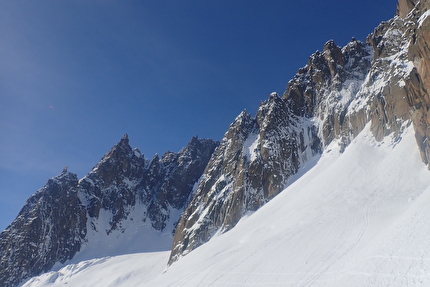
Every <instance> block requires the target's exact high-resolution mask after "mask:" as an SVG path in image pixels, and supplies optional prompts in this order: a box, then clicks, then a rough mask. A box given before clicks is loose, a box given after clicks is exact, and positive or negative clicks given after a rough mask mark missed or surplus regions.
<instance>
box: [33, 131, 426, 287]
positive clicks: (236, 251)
mask: <svg viewBox="0 0 430 287" xmlns="http://www.w3.org/2000/svg"><path fill="white" fill-rule="evenodd" d="M429 184H430V172H429V171H428V170H427V168H426V166H425V165H424V164H423V163H422V162H421V160H420V157H419V152H418V149H417V147H416V142H415V137H414V132H413V129H412V127H408V128H406V129H405V132H404V133H403V135H402V138H401V140H400V141H395V140H394V138H392V137H386V138H385V139H384V141H383V142H376V141H375V140H374V138H373V137H372V136H371V133H370V132H369V128H368V127H366V128H365V129H364V131H363V132H362V133H361V134H360V135H359V136H358V137H357V138H356V139H355V140H354V141H353V142H352V143H351V144H350V145H349V146H348V147H347V148H346V150H345V151H344V153H339V152H338V148H337V145H336V144H335V143H334V144H332V146H329V147H327V149H326V151H325V152H324V154H323V155H322V156H321V157H320V158H319V160H318V162H317V163H316V164H315V166H314V167H313V168H311V169H310V170H309V171H308V172H306V173H305V174H304V175H303V176H302V177H300V178H299V179H297V180H296V181H294V182H293V183H292V184H291V185H290V186H289V187H288V188H286V189H285V190H284V191H283V192H282V193H281V194H279V195H278V196H277V197H276V198H274V199H273V200H272V201H270V202H269V203H267V204H266V205H265V206H263V207H262V208H260V209H259V210H258V211H256V212H255V213H253V214H251V215H249V216H248V217H246V218H244V219H242V220H241V221H240V222H239V223H238V225H237V226H236V227H235V228H233V229H232V230H231V231H229V232H227V233H225V234H221V235H217V236H215V237H214V238H213V239H211V240H210V241H209V242H208V243H206V244H204V245H202V246H200V247H199V248H197V249H196V250H194V251H192V252H191V253H189V254H188V255H186V256H184V257H183V258H181V259H179V261H177V262H175V263H174V264H173V265H172V266H170V267H168V268H167V269H166V268H165V264H166V260H167V258H168V252H161V253H141V254H134V255H126V256H120V257H112V258H105V259H102V260H99V261H97V260H91V261H87V262H83V263H81V264H82V265H81V266H80V267H79V268H78V267H76V266H75V265H73V266H72V267H70V266H66V267H65V268H63V269H61V270H59V271H58V272H50V273H47V274H44V275H41V276H39V277H36V278H33V279H32V280H31V281H29V282H28V283H27V284H26V285H25V286H26V287H29V286H32V287H35V286H38V287H41V286H64V285H65V284H66V283H68V284H67V286H430V224H429V219H430V208H429V206H430V188H429ZM97 278H98V279H100V280H97ZM88 282H90V283H91V284H90V283H88Z"/></svg>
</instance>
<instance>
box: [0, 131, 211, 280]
mask: <svg viewBox="0 0 430 287" xmlns="http://www.w3.org/2000/svg"><path fill="white" fill-rule="evenodd" d="M217 145H218V143H217V142H215V141H212V140H205V139H197V138H193V139H192V140H191V141H190V143H189V144H188V145H187V146H186V147H185V148H183V149H182V150H181V151H180V152H179V153H173V152H168V153H166V154H164V155H163V156H162V158H161V159H160V158H159V157H158V156H155V157H154V158H153V159H152V161H149V160H147V159H145V158H144V157H143V156H142V155H141V153H140V152H139V151H138V150H137V149H135V150H132V148H131V147H130V145H129V142H128V137H127V136H124V137H123V138H122V139H121V141H120V142H119V143H118V144H116V145H115V146H114V147H113V148H112V149H111V150H110V152H109V153H107V154H106V155H105V156H104V157H103V158H102V160H101V161H100V162H99V163H98V164H97V165H96V166H95V167H94V168H93V169H92V170H91V172H90V173H88V175H86V176H85V177H84V178H83V179H81V180H79V181H78V179H77V176H76V174H73V173H70V172H68V171H67V169H65V170H64V171H63V172H62V173H61V174H60V175H59V176H57V177H55V178H52V179H50V180H48V183H47V184H46V185H45V187H43V188H42V189H40V190H39V191H37V192H36V193H35V194H34V195H33V196H31V197H30V198H29V199H28V201H27V202H26V204H25V205H24V207H23V209H22V210H21V212H20V213H19V215H18V217H17V218H16V219H15V220H14V221H13V222H12V224H11V225H10V226H9V227H8V228H7V229H6V230H5V231H3V232H2V233H1V234H0V259H1V261H0V286H4V287H7V286H16V285H17V284H18V283H19V282H21V281H22V280H23V279H25V278H29V277H31V276H34V275H37V274H40V273H41V272H44V271H48V270H49V269H50V268H52V267H53V265H54V264H55V263H56V262H61V263H63V262H65V261H67V260H69V259H72V258H73V257H74V256H75V254H76V253H77V252H79V251H80V250H81V248H82V247H84V246H85V245H86V244H89V243H91V242H89V241H91V240H92V238H91V237H90V236H89V235H90V234H95V233H99V234H100V233H101V234H104V235H103V236H106V237H109V235H110V234H111V233H112V232H117V233H121V232H125V229H126V226H125V225H124V223H125V222H127V221H128V220H133V218H130V217H131V211H134V214H133V216H138V218H134V220H135V221H138V222H141V223H140V224H144V223H145V222H149V223H150V224H151V226H152V228H153V229H155V230H157V231H163V230H165V228H166V224H167V222H169V221H172V220H173V221H178V219H179V217H178V215H177V214H178V212H174V211H176V210H178V211H179V212H181V211H182V210H183V209H184V208H185V206H186V205H187V203H188V200H189V197H190V194H191V192H192V191H193V186H194V184H195V183H196V182H197V180H198V179H199V177H200V176H201V174H202V172H203V170H204V168H205V166H206V165H207V163H208V161H209V159H210V156H211V154H212V153H213V151H214V149H215V147H216V146H217ZM136 210H137V212H136ZM102 212H103V213H104V214H109V221H108V222H102V223H101V222H100V221H102V220H103V219H101V218H99V217H100V215H101V213H102ZM136 214H137V215H136ZM172 216H173V217H174V218H171V217H172ZM138 224H139V223H138ZM100 226H105V227H106V226H107V227H106V228H104V229H101V228H100ZM168 232H170V233H173V230H168ZM144 243H145V242H142V244H144Z"/></svg>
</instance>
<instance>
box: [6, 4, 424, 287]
mask: <svg viewBox="0 0 430 287" xmlns="http://www.w3.org/2000/svg"><path fill="white" fill-rule="evenodd" d="M429 9H430V0H421V1H418V0H399V3H398V5H397V13H396V15H395V16H394V18H393V19H391V20H389V21H387V22H382V23H381V24H380V25H379V26H378V27H377V28H375V30H374V31H373V33H372V34H370V35H369V36H368V37H367V39H366V43H364V42H360V41H357V40H356V39H352V40H351V41H350V42H349V43H348V44H347V45H346V46H345V47H339V46H337V45H336V44H335V42H334V41H332V40H330V41H328V42H327V43H326V44H325V45H324V47H323V50H322V51H321V52H316V53H314V54H313V55H311V57H310V58H309V60H308V62H307V64H306V66H304V67H303V68H301V69H299V71H298V72H297V74H296V75H295V76H294V77H293V79H291V80H290V81H289V82H288V85H287V88H286V90H285V91H284V93H283V95H282V97H279V96H278V95H277V94H276V93H272V94H271V95H270V96H269V98H268V99H267V100H266V101H264V102H262V103H261V104H260V106H259V108H258V111H257V113H256V115H255V116H251V115H249V114H248V113H246V112H245V111H244V112H242V113H241V114H240V115H239V116H238V117H237V118H236V119H235V120H234V122H233V123H232V124H231V125H230V127H229V128H228V130H227V132H226V133H225V135H224V137H223V139H222V141H221V143H219V145H218V143H217V142H214V141H212V140H201V139H197V138H193V139H192V140H191V141H190V143H189V144H188V145H187V146H186V147H185V148H184V149H182V150H181V151H180V152H179V153H173V152H168V153H166V154H164V155H163V156H162V157H161V158H160V157H158V156H155V157H154V158H153V159H152V160H148V159H145V158H144V157H143V156H142V154H141V153H140V152H139V151H138V150H132V149H131V147H130V146H129V143H128V138H127V136H125V137H124V138H123V139H122V140H121V141H120V142H119V143H118V144H117V145H115V146H114V147H113V148H112V150H111V151H110V152H109V153H108V154H106V155H105V156H104V157H103V158H102V160H101V161H100V162H99V163H98V164H97V165H96V166H95V167H94V169H93V170H91V172H90V173H89V174H88V175H86V176H85V177H84V178H83V179H81V180H79V181H78V180H77V177H76V175H74V174H72V173H69V172H68V171H67V170H64V171H63V173H62V174H60V175H59V176H57V177H55V178H53V179H51V180H49V181H48V183H47V185H46V186H45V187H44V188H42V189H41V190H39V191H38V192H37V193H36V194H35V195H33V196H32V197H30V199H29V200H28V202H27V203H26V205H25V206H24V208H23V209H22V211H21V212H20V214H19V216H18V217H17V218H16V220H15V221H14V222H13V223H12V224H11V225H10V226H9V227H8V228H7V229H6V230H5V231H4V232H2V233H1V235H0V258H1V262H0V286H7V287H8V286H15V285H17V284H18V283H19V282H21V281H22V280H23V279H25V278H28V277H30V276H33V275H36V274H38V273H40V272H43V271H46V270H49V269H50V268H51V267H52V266H53V265H54V264H55V263H56V262H65V261H67V260H68V259H70V258H73V256H75V255H76V254H77V252H79V251H80V250H81V249H82V248H83V247H85V246H88V244H90V243H91V240H93V239H92V238H93V237H92V236H93V235H94V234H101V233H103V236H107V237H108V236H110V235H111V234H114V233H115V234H118V233H124V232H125V233H126V232H127V230H128V229H127V228H128V227H129V225H128V223H130V222H131V221H137V222H138V223H139V224H143V223H145V224H150V226H151V228H152V230H157V231H163V230H164V231H165V230H166V229H167V230H168V231H169V232H173V231H174V230H175V233H174V238H173V245H172V252H171V256H170V263H172V262H174V261H175V260H178V259H179V258H180V257H181V256H183V255H185V254H187V253H189V252H191V251H192V250H193V249H195V248H197V247H198V246H200V245H201V244H204V243H205V242H207V241H208V240H210V239H211V237H212V236H213V235H214V234H215V233H216V232H226V231H228V230H230V229H232V228H234V226H235V225H236V224H237V222H238V221H239V220H240V219H241V218H242V217H243V216H244V215H245V214H247V213H248V212H252V211H255V210H256V209H258V208H259V207H261V206H262V205H264V204H265V203H266V202H268V201H269V200H270V199H272V198H273V197H274V196H276V195H277V194H278V193H279V192H281V191H282V190H283V189H284V188H285V187H286V185H288V184H289V181H290V179H291V176H292V175H294V174H296V173H297V172H298V170H299V169H300V168H301V167H303V166H304V165H305V164H306V163H307V162H308V161H309V160H310V159H312V158H313V159H315V158H317V157H318V156H319V155H320V154H321V152H322V151H323V150H324V149H327V148H330V149H332V148H335V149H338V150H339V151H340V152H342V151H343V150H344V149H345V148H347V146H348V145H349V143H350V142H351V141H352V140H353V139H354V138H355V137H356V136H357V135H358V134H359V133H360V132H361V131H362V130H363V128H364V127H365V126H366V125H369V126H370V129H371V131H372V133H373V135H374V136H375V138H376V139H377V140H382V139H383V138H384V136H386V135H389V134H394V135H400V134H401V131H402V129H403V128H404V127H406V126H408V125H410V124H412V125H413V126H414V128H415V132H416V139H417V144H418V146H419V148H420V151H421V157H422V160H423V161H424V162H425V163H426V164H429V166H430V141H429V140H428V138H429V137H430V129H429V126H430V115H429V108H430V97H429V94H428V91H429V89H430V56H429V55H430V48H429V47H430V18H429V17H428V16H429V15H430V10H429ZM180 212H182V215H178V214H179V213H180ZM106 214H108V216H107V218H108V220H106ZM103 220H105V221H104V224H101V222H102V221H103ZM172 222H173V223H176V222H177V226H176V228H175V226H174V225H172Z"/></svg>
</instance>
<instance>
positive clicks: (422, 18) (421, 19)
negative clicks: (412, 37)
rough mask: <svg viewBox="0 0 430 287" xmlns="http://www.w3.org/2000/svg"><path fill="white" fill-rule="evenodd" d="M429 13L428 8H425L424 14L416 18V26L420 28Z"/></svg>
mask: <svg viewBox="0 0 430 287" xmlns="http://www.w3.org/2000/svg"><path fill="white" fill-rule="evenodd" d="M429 15H430V10H427V11H426V12H424V14H422V15H421V17H420V18H419V19H418V28H420V27H421V26H422V25H423V23H424V21H425V20H426V19H427V17H428V16H429Z"/></svg>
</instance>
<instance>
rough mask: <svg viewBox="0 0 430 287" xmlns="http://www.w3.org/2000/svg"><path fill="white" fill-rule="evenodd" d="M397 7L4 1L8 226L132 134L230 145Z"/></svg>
mask: <svg viewBox="0 0 430 287" xmlns="http://www.w3.org/2000/svg"><path fill="white" fill-rule="evenodd" d="M396 3H397V1H396V0H360V1H345V0H326V1H321V0H303V1H297V0H294V1H290V0H283V1H275V0H272V1H271V0H266V1H262V0H261V1H256V0H247V1H244V0H243V1H242V0H228V1H227V0H217V1H212V0H208V1H197V0H196V1H191V0H183V1H167V0H166V1H157V0H151V1H149V0H143V1H137V0H128V1H112V0H74V1H66V0H56V1H51V0H39V1H22V0H14V1H9V0H6V1H1V2H0V63H1V65H0V229H1V230H3V229H4V228H6V227H7V225H8V224H9V223H11V222H12V220H13V219H14V218H15V217H16V215H17V214H18V212H19V210H20V209H21V207H22V206H23V204H24V203H25V201H26V199H27V198H28V197H29V196H30V195H31V194H33V193H34V192H35V191H37V190H38V189H39V188H41V187H43V185H44V184H45V183H46V181H47V180H48V179H49V178H51V177H53V176H55V175H57V174H59V173H60V172H61V171H62V169H63V167H65V166H68V167H69V170H70V171H72V172H75V173H77V174H78V177H79V178H82V177H83V176H84V175H85V174H86V173H87V172H88V171H90V169H91V168H92V167H93V166H94V165H95V164H96V163H97V162H98V161H99V160H100V158H101V157H102V156H103V155H104V154H105V153H106V152H108V151H109V149H110V148H111V147H112V146H113V145H114V144H115V143H116V142H118V141H119V140H120V139H121V137H122V136H123V135H124V134H126V133H127V134H128V135H129V138H130V144H131V146H132V147H133V148H134V147H137V148H139V149H140V151H141V152H142V153H144V154H145V157H147V158H152V157H153V155H154V154H155V153H158V154H160V155H161V154H163V153H164V152H166V151H168V150H171V151H175V152H177V151H179V150H180V149H181V148H182V147H183V146H185V145H186V144H187V143H188V141H189V140H190V139H191V137H192V136H198V137H200V138H212V139H215V140H221V139H222V136H223V134H224V133H225V132H226V130H227V128H228V125H229V124H230V123H231V122H232V121H233V120H234V118H235V117H236V116H237V115H238V114H239V113H240V112H241V111H242V110H243V109H247V111H248V112H250V113H251V114H254V113H255V111H256V110H257V108H258V105H259V103H260V101H263V100H265V99H266V98H267V97H268V95H269V94H270V93H271V92H274V91H276V92H278V93H279V94H282V92H283V91H284V89H285V87H286V84H287V82H288V81H289V80H290V79H291V78H292V77H293V75H294V74H295V73H296V71H297V70H298V69H299V68H300V67H302V66H304V65H306V62H307V59H308V57H309V56H310V55H311V54H312V53H313V52H315V51H316V50H321V49H322V48H323V45H324V43H325V42H326V41H327V40H329V39H333V40H334V41H335V42H336V43H337V44H338V45H341V46H343V45H345V44H346V43H347V42H348V41H349V40H350V39H351V38H352V37H355V38H357V39H359V40H362V41H364V40H365V38H366V36H367V35H368V34H369V33H371V32H372V31H373V29H374V28H375V27H376V26H377V25H378V24H379V23H380V22H381V21H383V20H388V19H390V18H391V17H392V16H393V15H394V14H395V11H396Z"/></svg>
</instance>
